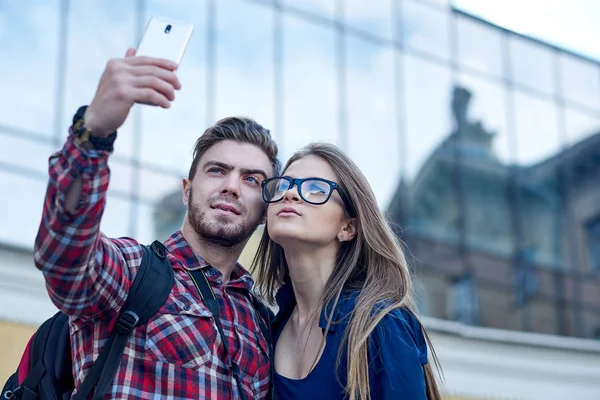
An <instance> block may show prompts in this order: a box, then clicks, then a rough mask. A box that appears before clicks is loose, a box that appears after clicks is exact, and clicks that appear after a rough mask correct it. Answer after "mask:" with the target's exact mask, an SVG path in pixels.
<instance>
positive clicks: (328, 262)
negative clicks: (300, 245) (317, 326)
mask: <svg viewBox="0 0 600 400" xmlns="http://www.w3.org/2000/svg"><path fill="white" fill-rule="evenodd" d="M337 251H338V249H337V247H336V246H330V247H327V248H320V249H296V250H290V249H289V248H288V249H286V250H285V259H286V262H287V265H288V270H289V273H290V278H291V281H292V286H293V287H294V296H295V297H296V307H297V313H295V314H296V315H297V320H296V321H294V322H297V323H299V324H300V325H304V324H305V323H306V322H308V321H309V319H311V317H318V316H319V315H320V307H321V304H320V301H321V299H322V296H323V292H324V290H325V284H326V283H327V281H328V280H329V277H330V276H331V274H332V272H333V268H334V266H335V259H336V253H337Z"/></svg>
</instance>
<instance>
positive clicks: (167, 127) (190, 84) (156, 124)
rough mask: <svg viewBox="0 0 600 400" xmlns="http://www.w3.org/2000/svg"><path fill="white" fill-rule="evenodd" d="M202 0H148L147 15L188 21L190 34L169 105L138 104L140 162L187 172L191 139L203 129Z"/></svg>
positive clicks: (204, 15)
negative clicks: (176, 86) (174, 92)
mask: <svg viewBox="0 0 600 400" xmlns="http://www.w3.org/2000/svg"><path fill="white" fill-rule="evenodd" d="M206 5H207V3H206V2H200V1H195V0H185V1H177V2H169V3H166V2H163V1H158V0H156V1H152V2H150V3H149V4H148V9H147V13H146V14H147V15H162V16H164V17H165V18H171V19H174V20H180V21H188V22H190V23H192V24H194V33H193V35H192V37H191V39H190V42H189V44H188V47H187V50H186V52H185V55H184V57H183V60H182V62H181V66H180V67H179V69H178V71H177V75H178V77H179V81H180V82H181V85H182V89H181V90H180V91H178V92H177V93H176V94H175V96H176V99H175V101H174V102H173V103H172V104H171V108H169V109H167V110H164V109H160V108H155V107H148V106H139V107H138V110H137V111H138V112H139V113H140V114H141V149H140V157H141V160H142V161H143V162H146V163H152V164H154V165H161V166H165V167H170V168H171V169H175V170H179V171H182V172H183V171H187V170H188V169H189V166H190V164H191V162H192V150H193V147H194V142H195V141H196V139H198V137H199V136H200V135H201V134H202V132H204V130H205V129H206V128H207V124H208V122H207V119H206V108H207V105H206V41H207V38H206Z"/></svg>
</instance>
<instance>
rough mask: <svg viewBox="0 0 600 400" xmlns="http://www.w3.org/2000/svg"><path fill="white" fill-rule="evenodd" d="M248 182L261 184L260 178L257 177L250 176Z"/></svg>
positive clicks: (247, 178)
mask: <svg viewBox="0 0 600 400" xmlns="http://www.w3.org/2000/svg"><path fill="white" fill-rule="evenodd" d="M246 180H247V181H248V182H252V183H256V184H259V183H260V182H259V181H258V178H257V177H255V176H248V177H246Z"/></svg>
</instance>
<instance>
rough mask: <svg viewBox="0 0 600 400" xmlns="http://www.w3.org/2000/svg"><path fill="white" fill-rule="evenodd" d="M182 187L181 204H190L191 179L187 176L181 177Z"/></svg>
mask: <svg viewBox="0 0 600 400" xmlns="http://www.w3.org/2000/svg"><path fill="white" fill-rule="evenodd" d="M182 189H183V205H185V206H187V205H189V204H190V195H191V192H192V181H190V180H189V179H187V178H183V180H182Z"/></svg>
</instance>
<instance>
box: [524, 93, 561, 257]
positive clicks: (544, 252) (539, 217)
mask: <svg viewBox="0 0 600 400" xmlns="http://www.w3.org/2000/svg"><path fill="white" fill-rule="evenodd" d="M514 98H515V128H516V132H515V134H516V136H515V143H516V163H517V164H518V169H517V170H516V178H517V179H516V185H517V188H516V195H517V197H516V201H517V203H516V204H517V207H518V216H517V220H518V221H519V224H520V229H521V232H522V237H521V238H520V242H519V246H520V252H522V253H523V254H524V255H526V257H527V260H528V262H531V263H533V264H534V265H537V266H539V267H544V268H555V267H559V266H560V265H561V252H562V241H561V238H560V235H557V234H553V233H557V232H561V231H562V227H561V203H562V201H563V200H562V198H561V191H560V190H559V187H560V184H561V182H560V175H559V173H558V169H557V167H556V166H555V163H552V161H551V160H552V157H554V156H555V155H556V154H557V153H559V152H560V150H561V143H560V140H559V132H558V120H557V115H556V113H557V110H556V108H555V105H554V104H553V103H551V102H550V101H548V100H546V99H541V98H537V97H533V96H530V95H527V94H524V93H520V92H516V93H515V96H514Z"/></svg>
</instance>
